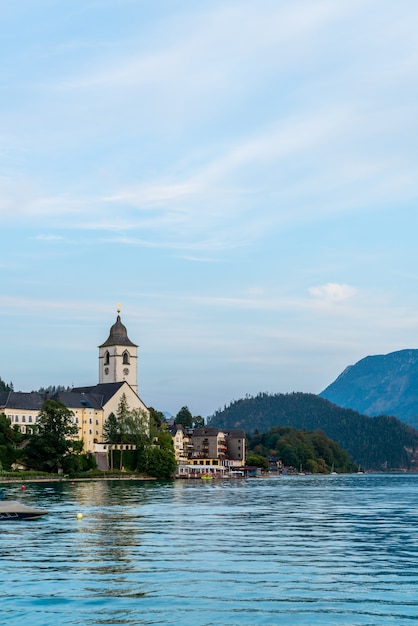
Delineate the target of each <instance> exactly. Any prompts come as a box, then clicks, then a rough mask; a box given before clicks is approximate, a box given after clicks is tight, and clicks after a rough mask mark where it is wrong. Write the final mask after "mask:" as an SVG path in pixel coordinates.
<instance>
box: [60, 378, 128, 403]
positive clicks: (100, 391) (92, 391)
mask: <svg viewBox="0 0 418 626" xmlns="http://www.w3.org/2000/svg"><path fill="white" fill-rule="evenodd" d="M127 384H128V383H127V382H126V381H124V380H123V381H121V382H118V383H99V384H98V385H93V386H92V387H74V389H72V390H71V391H70V393H81V394H88V395H95V396H99V397H100V398H101V405H102V406H104V405H105V404H107V403H108V402H109V400H110V399H111V398H113V396H114V395H115V393H117V391H119V389H120V388H121V387H122V386H123V385H127Z"/></svg>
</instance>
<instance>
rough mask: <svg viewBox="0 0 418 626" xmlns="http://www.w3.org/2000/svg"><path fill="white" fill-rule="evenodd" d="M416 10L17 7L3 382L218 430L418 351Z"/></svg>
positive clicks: (250, 5)
mask: <svg viewBox="0 0 418 626" xmlns="http://www.w3.org/2000/svg"><path fill="white" fill-rule="evenodd" d="M417 23H418V3H417V2H416V1H415V0H398V1H397V2H393V0H350V1H349V2H348V1H347V0H257V2H255V1H254V0H60V2H56V0H21V1H20V2H15V3H12V2H6V1H5V0H0V24H1V37H0V54H1V58H2V63H1V66H0V220H1V221H0V223H1V235H2V236H1V243H2V245H1V248H2V253H1V256H0V285H1V287H0V328H1V334H0V337H1V341H0V377H1V378H2V379H3V380H4V381H6V382H12V383H13V385H14V389H15V390H16V391H31V390H35V389H38V388H39V387H41V386H48V385H59V384H61V385H76V386H80V385H94V384H96V383H97V382H98V349H97V347H98V346H99V345H100V344H101V343H103V342H104V341H105V340H106V339H107V337H108V334H109V329H110V326H111V325H112V324H113V323H114V321H115V319H116V315H117V307H118V304H120V306H121V318H122V322H123V323H124V324H125V325H126V327H127V329H128V335H129V338H130V339H131V340H132V341H134V342H135V343H137V344H138V345H139V364H138V371H139V375H138V385H139V395H140V396H141V398H142V400H143V401H144V402H145V403H146V404H147V405H148V406H153V407H154V408H156V409H157V410H160V411H167V412H170V413H172V414H174V415H175V414H176V413H177V412H178V411H179V409H180V408H181V407H182V406H185V405H186V406H188V407H189V409H190V410H191V412H192V413H193V415H202V416H204V417H207V416H210V415H212V414H213V413H214V412H215V411H216V410H218V409H222V408H223V407H224V406H225V405H228V404H230V403H231V402H233V401H234V400H238V399H240V398H242V397H244V396H245V395H247V394H250V395H255V394H257V393H259V392H269V393H288V392H292V391H303V392H309V393H320V392H321V391H322V390H323V389H324V388H325V387H327V386H328V385H329V384H330V383H331V382H333V380H335V378H336V377H337V376H338V375H339V374H340V373H341V372H342V371H343V370H344V369H345V367H346V366H348V365H350V364H353V363H355V362H357V361H358V360H360V359H361V358H363V357H365V356H368V355H372V354H387V353H389V352H393V351H396V350H401V349H404V348H416V347H418V263H417V261H418V235H417V233H418V212H417V206H416V205H417V195H418V194H417V192H418V175H417V174H418V141H417V130H418V114H417V102H418V38H417V36H416V25H417Z"/></svg>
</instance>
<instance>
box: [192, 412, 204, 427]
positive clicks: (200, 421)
mask: <svg viewBox="0 0 418 626" xmlns="http://www.w3.org/2000/svg"><path fill="white" fill-rule="evenodd" d="M204 425H205V418H204V417H202V416H201V415H195V416H194V417H193V428H200V427H203V426H204Z"/></svg>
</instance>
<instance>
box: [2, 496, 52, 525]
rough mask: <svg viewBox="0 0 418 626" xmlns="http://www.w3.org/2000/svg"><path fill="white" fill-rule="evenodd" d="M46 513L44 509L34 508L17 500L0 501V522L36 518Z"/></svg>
mask: <svg viewBox="0 0 418 626" xmlns="http://www.w3.org/2000/svg"><path fill="white" fill-rule="evenodd" d="M47 514H48V511H45V510H44V509H34V508H32V507H31V506H27V505H26V504H22V503H21V502H18V501H17V500H1V501H0V522H6V521H12V520H19V519H28V520H29V519H36V518H38V517H42V515H47Z"/></svg>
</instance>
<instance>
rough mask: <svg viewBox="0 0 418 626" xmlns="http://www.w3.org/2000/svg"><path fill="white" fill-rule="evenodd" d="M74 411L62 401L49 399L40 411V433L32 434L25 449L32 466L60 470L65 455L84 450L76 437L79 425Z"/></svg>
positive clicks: (46, 469)
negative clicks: (74, 422)
mask: <svg viewBox="0 0 418 626" xmlns="http://www.w3.org/2000/svg"><path fill="white" fill-rule="evenodd" d="M72 418H73V413H72V411H70V410H69V409H68V408H67V407H66V406H65V404H64V403H63V402H62V401H61V400H46V401H45V402H44V403H43V405H42V409H41V411H40V413H39V420H38V432H37V433H36V434H35V435H32V436H31V438H30V439H29V443H28V445H27V446H26V448H25V456H26V460H27V462H28V464H29V466H30V467H33V468H34V469H36V470H40V471H46V472H58V470H59V469H62V468H63V467H64V465H65V457H66V456H68V455H69V454H74V452H79V451H81V448H82V444H80V442H77V441H76V440H75V436H76V435H77V433H78V427H77V426H76V425H75V424H73V423H72Z"/></svg>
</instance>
